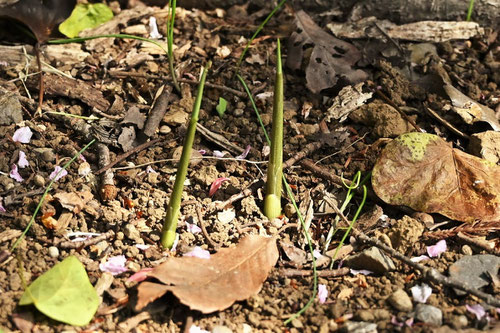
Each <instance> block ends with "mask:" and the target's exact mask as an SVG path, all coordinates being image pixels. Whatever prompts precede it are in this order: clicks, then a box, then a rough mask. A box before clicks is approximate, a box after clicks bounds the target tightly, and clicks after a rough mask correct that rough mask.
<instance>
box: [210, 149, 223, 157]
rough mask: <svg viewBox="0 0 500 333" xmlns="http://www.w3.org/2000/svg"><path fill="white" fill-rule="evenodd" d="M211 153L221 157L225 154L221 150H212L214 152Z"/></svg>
mask: <svg viewBox="0 0 500 333" xmlns="http://www.w3.org/2000/svg"><path fill="white" fill-rule="evenodd" d="M212 155H214V157H219V158H221V157H224V155H226V153H225V152H223V151H220V150H214V152H213V153H212Z"/></svg>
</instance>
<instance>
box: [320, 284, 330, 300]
mask: <svg viewBox="0 0 500 333" xmlns="http://www.w3.org/2000/svg"><path fill="white" fill-rule="evenodd" d="M327 297H328V288H327V287H326V285H324V284H321V283H320V284H318V299H319V302H320V303H321V304H324V303H325V302H326V299H327Z"/></svg>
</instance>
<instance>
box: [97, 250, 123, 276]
mask: <svg viewBox="0 0 500 333" xmlns="http://www.w3.org/2000/svg"><path fill="white" fill-rule="evenodd" d="M126 262H127V258H125V256H123V255H122V256H116V257H111V258H108V261H106V262H105V263H104V264H99V268H100V269H101V271H103V272H109V273H111V274H112V275H118V274H121V273H123V272H126V271H128V268H127V267H125V263H126Z"/></svg>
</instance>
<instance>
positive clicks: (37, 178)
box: [33, 175, 45, 187]
mask: <svg viewBox="0 0 500 333" xmlns="http://www.w3.org/2000/svg"><path fill="white" fill-rule="evenodd" d="M33 183H34V184H35V185H36V186H38V187H44V186H45V178H44V177H42V176H40V175H35V177H34V178H33Z"/></svg>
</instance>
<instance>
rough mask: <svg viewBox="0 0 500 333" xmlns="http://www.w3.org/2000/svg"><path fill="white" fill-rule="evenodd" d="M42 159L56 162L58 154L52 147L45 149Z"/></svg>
mask: <svg viewBox="0 0 500 333" xmlns="http://www.w3.org/2000/svg"><path fill="white" fill-rule="evenodd" d="M42 159H43V160H44V161H45V162H54V161H55V160H56V155H55V154H54V151H53V150H52V149H44V151H43V152H42Z"/></svg>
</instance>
